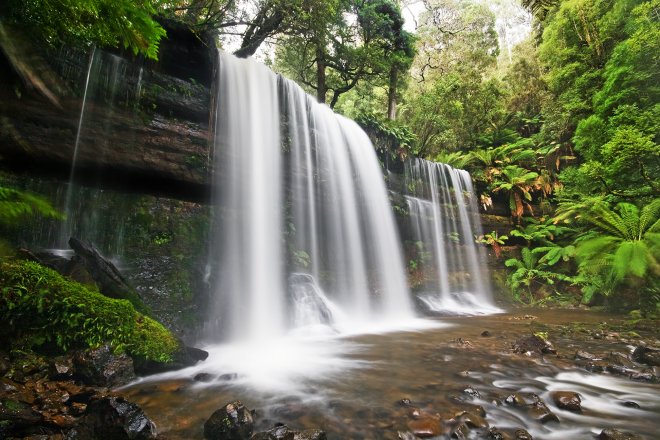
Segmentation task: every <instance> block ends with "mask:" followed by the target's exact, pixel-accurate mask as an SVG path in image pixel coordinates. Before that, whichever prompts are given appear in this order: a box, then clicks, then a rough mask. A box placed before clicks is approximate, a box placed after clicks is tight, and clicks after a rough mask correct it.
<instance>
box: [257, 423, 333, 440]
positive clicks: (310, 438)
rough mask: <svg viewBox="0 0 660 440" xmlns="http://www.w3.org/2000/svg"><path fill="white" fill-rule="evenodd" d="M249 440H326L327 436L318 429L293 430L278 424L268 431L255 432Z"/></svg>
mask: <svg viewBox="0 0 660 440" xmlns="http://www.w3.org/2000/svg"><path fill="white" fill-rule="evenodd" d="M250 440H327V436H326V434H325V432H324V431H321V430H320V429H306V430H304V431H294V430H292V429H290V428H289V427H288V426H286V425H278V426H275V427H274V428H271V429H269V430H268V431H264V432H257V433H256V434H254V435H253V436H252V437H250Z"/></svg>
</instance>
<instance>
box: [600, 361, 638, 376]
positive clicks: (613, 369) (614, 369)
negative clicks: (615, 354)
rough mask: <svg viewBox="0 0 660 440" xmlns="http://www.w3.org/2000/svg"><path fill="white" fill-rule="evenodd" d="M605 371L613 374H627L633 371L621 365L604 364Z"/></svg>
mask: <svg viewBox="0 0 660 440" xmlns="http://www.w3.org/2000/svg"><path fill="white" fill-rule="evenodd" d="M605 371H607V372H608V373H610V374H614V375H615V376H629V375H630V374H632V373H633V370H630V369H628V368H626V367H624V366H623V365H615V364H608V365H606V366H605Z"/></svg>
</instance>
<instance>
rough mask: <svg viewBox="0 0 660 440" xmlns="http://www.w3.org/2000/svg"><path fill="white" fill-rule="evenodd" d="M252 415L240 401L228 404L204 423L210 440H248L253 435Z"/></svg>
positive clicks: (205, 435)
mask: <svg viewBox="0 0 660 440" xmlns="http://www.w3.org/2000/svg"><path fill="white" fill-rule="evenodd" d="M253 429H254V421H253V419H252V413H251V412H250V410H248V409H247V408H246V407H245V406H244V405H243V404H242V403H241V402H240V401H238V400H237V401H235V402H230V403H227V404H226V405H225V406H224V407H222V408H220V409H219V410H217V411H215V412H214V413H213V414H211V417H209V419H208V420H207V421H206V422H205V423H204V438H206V439H208V440H246V439H249V438H250V436H251V435H252V430H253Z"/></svg>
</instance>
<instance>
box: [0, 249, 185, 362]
mask: <svg viewBox="0 0 660 440" xmlns="http://www.w3.org/2000/svg"><path fill="white" fill-rule="evenodd" d="M0 288H1V289H2V290H1V296H0V319H2V321H3V322H4V323H5V326H4V327H3V330H2V334H0V338H1V339H2V341H3V345H5V346H8V345H12V346H23V347H25V348H38V347H40V346H44V345H50V346H55V347H57V348H58V349H59V350H62V351H65V350H67V349H69V348H85V347H98V346H100V345H102V344H104V343H109V344H110V345H111V346H113V347H114V349H115V350H117V351H125V352H127V353H129V354H131V355H132V356H135V357H137V358H141V359H146V360H155V361H160V362H167V361H170V360H172V356H173V355H174V354H175V352H176V351H177V350H179V342H178V341H177V340H176V338H175V337H174V336H173V335H172V334H171V333H170V332H169V331H168V330H166V329H165V328H164V327H163V326H162V325H161V324H159V323H157V322H156V321H154V320H152V319H151V318H149V317H147V316H144V315H142V314H140V313H138V312H136V311H135V309H134V308H133V306H132V305H131V303H130V302H128V301H127V300H116V299H112V298H107V297H105V296H103V295H101V294H100V293H98V292H93V291H91V290H89V289H88V288H86V287H85V286H83V285H81V284H78V283H75V282H72V281H67V280H65V279H64V278H63V277H61V276H60V275H59V274H57V273H56V272H54V271H52V270H51V269H47V268H45V267H43V266H40V265H38V264H37V263H33V262H10V263H3V264H2V265H0Z"/></svg>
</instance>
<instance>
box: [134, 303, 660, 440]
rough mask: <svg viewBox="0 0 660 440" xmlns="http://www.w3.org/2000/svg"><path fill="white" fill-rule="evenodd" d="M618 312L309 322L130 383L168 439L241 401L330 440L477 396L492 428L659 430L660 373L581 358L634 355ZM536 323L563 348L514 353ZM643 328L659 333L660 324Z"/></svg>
mask: <svg viewBox="0 0 660 440" xmlns="http://www.w3.org/2000/svg"><path fill="white" fill-rule="evenodd" d="M613 320H616V319H615V318H614V317H612V316H608V315H599V314H594V313H593V312H584V311H577V310H576V311H566V310H561V311H553V310H534V311H530V310H525V311H523V312H520V313H506V314H500V315H491V316H480V317H442V318H437V319H435V320H426V321H424V322H421V323H420V322H417V323H412V324H411V327H409V328H408V330H405V331H389V332H384V331H383V330H382V329H380V332H379V333H377V334H362V335H353V336H342V337H339V336H337V335H328V334H327V333H322V332H314V331H311V330H310V331H308V332H306V333H305V334H297V335H293V336H291V339H287V340H285V341H280V342H279V343H276V342H271V343H269V344H268V346H263V347H253V346H252V347H251V346H240V345H237V346H225V347H222V346H220V347H207V349H209V351H210V352H211V356H210V357H209V360H207V361H205V362H203V363H201V364H199V365H197V366H195V367H193V368H189V369H187V370H182V371H179V372H175V373H168V374H164V375H160V376H153V377H150V378H144V379H142V380H141V381H140V382H138V383H136V384H133V385H131V386H129V387H127V388H126V389H124V390H123V393H124V394H127V395H128V398H129V399H130V400H133V401H135V402H136V403H138V404H140V405H141V406H142V407H143V408H144V410H145V412H146V413H147V415H149V416H150V417H151V418H152V419H153V420H154V421H155V422H156V424H157V426H158V429H159V432H161V433H165V434H166V436H167V438H168V439H202V438H203V424H204V422H205V421H206V419H207V418H208V417H209V416H210V415H211V414H212V413H213V412H214V411H215V410H216V409H218V408H220V407H222V406H223V405H224V404H226V403H228V402H230V401H233V400H241V401H242V402H243V403H244V404H245V405H246V406H247V407H248V408H250V409H253V410H255V411H256V417H255V420H256V429H257V430H266V429H268V428H270V427H272V426H273V425H274V424H275V423H276V422H281V423H285V424H287V425H288V426H289V427H291V428H293V429H304V428H321V429H323V430H325V431H326V432H327V434H328V438H331V439H396V438H399V437H398V436H399V435H400V433H405V432H407V431H410V430H411V426H413V425H414V423H415V422H413V420H414V418H415V417H417V418H419V417H418V414H420V413H421V414H422V415H424V414H427V415H430V416H431V417H432V418H436V419H442V420H443V424H445V425H446V424H447V422H446V421H447V420H450V419H451V418H452V417H454V416H455V415H456V414H457V413H460V412H461V411H462V410H465V409H469V408H471V407H475V406H476V405H480V406H481V407H483V409H484V410H485V413H486V417H485V418H486V420H487V422H488V424H489V425H490V426H491V427H494V426H496V427H498V428H501V429H505V430H506V429H514V428H524V429H526V430H527V431H528V432H529V433H530V434H531V435H532V436H533V438H534V439H590V438H594V436H596V435H598V434H599V433H600V432H601V430H603V429H604V428H607V427H615V428H617V429H619V430H622V431H628V432H633V433H636V434H638V435H641V436H643V437H644V438H647V439H654V438H658V437H657V435H658V432H660V384H657V383H655V384H651V383H646V382H636V381H632V380H630V379H629V378H627V377H615V376H613V375H610V374H607V373H591V372H587V371H586V370H584V369H582V368H579V367H577V366H576V365H575V363H574V361H572V359H573V358H574V355H575V353H576V351H577V350H584V351H590V352H593V353H600V354H602V353H610V352H620V353H623V354H629V353H630V351H631V349H632V348H633V346H632V345H629V344H630V343H631V342H632V341H631V340H628V339H625V338H623V337H621V336H620V335H618V334H615V335H610V334H608V333H607V332H605V333H604V334H599V333H598V331H599V330H598V329H599V328H602V326H603V325H602V323H604V322H612V321H613ZM577 322H580V323H584V328H587V329H591V333H588V332H587V330H580V327H577V326H576V325H575V323H577ZM414 328H416V330H411V329H414ZM571 329H572V330H571ZM576 329H577V330H576ZM594 329H595V330H594ZM569 330H571V331H569ZM647 330H648V329H647ZM484 331H487V332H488V334H489V335H488V336H483V335H482V333H483V332H484ZM594 331H595V332H596V333H595V334H596V338H597V339H595V338H594V337H593V335H594ZM533 332H545V333H547V335H548V337H549V339H550V340H551V341H552V342H553V343H554V345H555V348H556V349H557V352H558V354H557V355H551V354H550V355H544V356H541V355H538V354H536V355H531V356H529V355H525V354H516V353H513V351H512V350H511V346H512V344H513V342H514V341H515V340H516V339H517V338H519V337H520V336H524V335H529V334H530V333H533ZM640 336H641V337H642V338H643V339H644V340H647V341H654V338H655V339H656V340H657V338H658V334H657V331H653V330H651V331H647V332H646V333H644V332H642V331H640ZM656 343H657V341H656ZM656 376H657V374H656ZM195 377H196V379H197V380H194V378H195ZM200 380H203V382H202V381H200ZM466 390H468V391H466ZM557 390H561V391H573V392H577V393H579V394H580V396H581V398H582V403H581V404H582V411H581V412H571V411H566V410H562V409H560V408H558V407H557V406H555V404H554V403H553V399H552V398H551V397H550V393H551V392H552V391H557ZM475 391H476V393H475ZM512 393H521V394H525V393H534V394H537V395H538V396H539V397H540V398H541V399H543V401H544V402H545V403H546V404H547V406H548V407H549V409H550V410H551V411H552V412H553V413H554V414H556V415H557V417H558V418H559V422H555V421H550V422H547V423H545V424H544V423H541V422H538V421H536V420H534V417H530V415H529V413H528V412H525V411H523V410H521V408H519V407H515V406H513V405H507V404H506V403H504V400H505V399H506V397H507V396H509V395H511V394H512ZM404 399H408V400H409V401H410V402H409V403H408V402H405V404H403V403H402V401H403V400H404ZM631 402H634V403H635V404H636V405H633V403H631ZM637 405H638V406H639V408H637V407H635V406H637ZM423 418H424V417H422V419H423ZM411 423H412V424H413V425H411ZM486 431H487V430H478V429H472V430H470V431H469V433H467V437H466V438H486V437H485V432H486ZM401 435H403V434H401ZM437 438H444V437H442V436H437Z"/></svg>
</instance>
